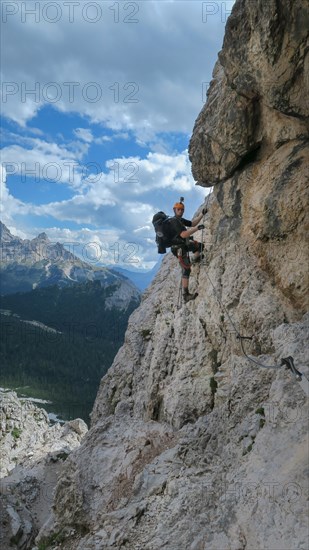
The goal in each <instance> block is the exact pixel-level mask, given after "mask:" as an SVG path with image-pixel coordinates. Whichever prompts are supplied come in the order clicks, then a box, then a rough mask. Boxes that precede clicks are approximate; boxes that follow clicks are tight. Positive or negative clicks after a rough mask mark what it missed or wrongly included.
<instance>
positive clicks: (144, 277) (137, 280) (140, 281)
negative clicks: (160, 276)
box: [112, 261, 161, 292]
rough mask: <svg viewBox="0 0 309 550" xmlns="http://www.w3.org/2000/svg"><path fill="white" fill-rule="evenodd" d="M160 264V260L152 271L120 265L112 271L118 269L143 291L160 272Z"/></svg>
mask: <svg viewBox="0 0 309 550" xmlns="http://www.w3.org/2000/svg"><path fill="white" fill-rule="evenodd" d="M160 266H161V261H158V262H157V263H156V264H155V266H154V267H153V268H152V269H151V270H150V271H141V270H140V269H136V270H135V271H131V270H129V269H123V268H122V267H118V266H116V267H113V269H112V271H117V272H118V273H121V275H123V276H124V277H126V278H127V279H129V280H130V281H132V282H133V283H134V284H135V286H136V287H137V288H138V289H139V290H140V291H141V292H143V290H145V289H146V288H147V287H148V286H149V285H150V283H151V282H152V280H153V278H154V277H155V275H156V274H157V273H158V271H159V269H160Z"/></svg>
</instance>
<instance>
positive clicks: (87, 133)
mask: <svg viewBox="0 0 309 550" xmlns="http://www.w3.org/2000/svg"><path fill="white" fill-rule="evenodd" d="M74 134H75V135H76V137H78V139H81V140H83V141H85V142H86V143H91V142H92V141H93V134H92V132H91V130H89V129H88V128H76V130H74Z"/></svg>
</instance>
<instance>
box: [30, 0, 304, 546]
mask: <svg viewBox="0 0 309 550" xmlns="http://www.w3.org/2000/svg"><path fill="white" fill-rule="evenodd" d="M307 29H308V9H307V7H306V4H305V2H302V1H301V0H294V1H293V2H292V0H268V1H267V2H264V1H262V0H257V1H256V2H251V1H249V0H237V1H236V3H235V6H234V9H233V13H232V15H231V17H230V19H229V21H228V24H227V29H226V36H225V40H224V46H223V50H222V52H221V53H220V55H219V61H218V63H217V65H216V67H215V71H214V79H213V81H212V83H211V86H210V90H209V94H208V101H207V104H206V105H205V107H204V109H203V111H202V112H201V114H200V115H199V117H198V119H197V121H196V123H195V127H194V131H193V136H192V139H191V144H190V158H191V161H192V170H193V174H194V176H195V178H196V179H198V180H199V183H200V185H205V186H210V185H212V184H215V186H214V190H213V195H212V198H211V201H210V203H209V205H210V208H209V213H208V215H207V219H206V237H205V244H206V252H207V253H206V262H205V265H201V266H195V267H194V268H193V273H192V277H191V280H190V285H191V289H192V290H197V289H198V292H199V296H198V298H197V299H196V300H195V301H194V302H190V303H188V304H187V305H182V307H181V308H178V307H177V298H178V296H177V295H178V287H179V282H180V273H179V267H178V265H177V262H176V260H175V259H174V257H173V256H171V255H170V254H168V255H167V256H166V258H165V259H164V261H163V264H162V267H161V270H160V272H159V273H158V275H157V276H156V278H155V280H154V282H153V283H152V285H151V286H150V287H149V289H148V290H147V292H146V293H145V295H144V298H143V301H142V304H141V306H140V307H139V308H138V309H137V310H136V311H135V312H134V313H133V315H132V316H131V318H130V321H129V326H128V330H127V333H126V340H125V344H124V346H123V347H122V348H121V349H120V351H119V352H118V355H117V356H116V359H115V361H114V364H113V366H112V368H111V369H110V371H109V372H108V374H107V375H106V376H105V377H104V379H103V380H102V383H101V386H100V390H99V392H98V396H97V399H96V403H95V406H94V410H93V414H92V428H91V429H90V430H89V432H88V433H87V435H86V436H85V438H84V440H83V443H82V445H81V447H80V448H79V449H78V450H77V451H75V452H74V453H72V454H71V455H70V457H69V458H68V459H67V461H66V463H65V466H64V469H63V471H62V474H61V476H60V479H59V482H58V485H57V488H56V493H55V500H54V509H53V515H52V516H51V518H50V520H49V522H48V523H47V524H46V525H45V527H44V528H43V529H42V530H41V533H40V535H39V538H38V541H40V542H41V544H45V546H44V547H48V548H49V547H50V548H52V547H53V545H54V546H55V545H56V546H57V548H63V549H65V550H69V549H73V548H74V550H75V549H78V550H95V549H96V550H105V549H108V548H114V549H120V548H123V549H125V548H126V549H128V550H159V549H161V548H166V549H167V550H245V549H246V550H257V549H263V550H264V549H265V550H266V549H267V550H269V549H272V550H279V549H280V550H292V549H293V550H296V549H305V548H307V542H308V540H307V534H308V530H307V529H308V524H307V517H306V487H307V485H306V477H305V474H306V468H307V463H308V456H307V448H308V447H307V442H306V436H307V421H306V418H307V416H306V407H307V398H306V395H305V393H304V391H303V389H302V387H301V386H300V385H299V383H298V382H297V381H296V380H295V378H293V376H292V374H291V373H290V372H289V371H288V370H287V369H286V368H284V367H280V360H281V359H282V358H284V357H287V356H289V355H290V356H293V358H294V361H295V365H296V366H297V368H298V369H299V370H300V371H302V372H303V373H305V374H306V375H307V376H308V367H306V366H305V361H306V347H305V344H306V337H307V335H308V328H307V327H308V314H306V312H307V310H308V304H307V302H306V292H307V287H306V285H307V282H308V281H307V266H308V249H307V247H306V241H305V236H306V221H307V218H306V207H307V204H306V201H307V194H306V187H307V184H308V180H307V174H308V166H306V165H308V157H309V155H308V127H307V118H306V117H307V115H308V104H306V101H307V98H308V42H307ZM200 237H201V235H200ZM237 334H241V335H242V336H250V337H252V340H244V341H243V345H244V347H245V352H246V353H247V354H249V355H250V356H252V357H254V358H255V360H257V361H258V362H259V363H261V364H263V365H266V366H275V365H277V366H278V367H279V368H277V369H269V368H263V367H262V366H257V365H254V364H253V363H252V362H250V361H248V359H247V358H246V357H245V356H244V354H243V353H242V350H241V346H240V340H239V339H237ZM52 541H54V542H52ZM55 541H56V542H55Z"/></svg>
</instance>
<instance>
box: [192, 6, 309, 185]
mask: <svg viewBox="0 0 309 550" xmlns="http://www.w3.org/2000/svg"><path fill="white" fill-rule="evenodd" d="M308 28H309V13H308V5H307V4H306V2H303V0H296V1H294V0H268V1H267V2H264V1H263V0H257V1H256V2H250V1H248V0H238V1H237V2H236V4H235V6H234V8H233V12H232V15H231V16H230V17H229V19H228V22H227V25H226V32H225V38H224V43H223V50H222V51H221V53H220V54H219V60H218V62H217V64H216V67H215V70H214V74H213V80H212V82H211V85H210V89H209V91H208V101H207V103H206V105H205V107H204V109H203V110H202V112H201V113H200V115H199V117H198V119H197V121H196V123H195V127H194V131H193V136H192V139H191V144H190V151H189V154H190V160H191V162H192V172H193V176H194V178H195V179H196V180H198V181H199V182H202V185H203V184H204V185H206V186H207V185H208V186H211V185H213V184H215V183H218V182H220V181H222V180H225V179H227V178H229V177H231V176H232V175H233V174H234V173H235V171H237V169H239V170H241V169H242V168H243V166H244V164H245V163H248V162H249V161H250V159H252V158H253V156H254V155H255V156H256V157H260V158H263V159H264V160H265V159H266V158H270V157H271V153H272V152H273V150H274V149H276V148H278V147H280V146H282V145H283V144H284V143H288V142H291V140H306V138H307V130H308V126H307V123H308V115H309V99H308V98H309V54H308V51H309V45H308ZM296 144H297V141H295V143H294V145H296ZM270 162H271V161H270Z"/></svg>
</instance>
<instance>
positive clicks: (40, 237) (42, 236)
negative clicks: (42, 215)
mask: <svg viewBox="0 0 309 550" xmlns="http://www.w3.org/2000/svg"><path fill="white" fill-rule="evenodd" d="M35 240H37V241H49V238H48V237H47V235H46V233H45V232H43V233H39V235H38V236H37V237H36V238H35Z"/></svg>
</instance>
